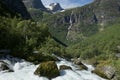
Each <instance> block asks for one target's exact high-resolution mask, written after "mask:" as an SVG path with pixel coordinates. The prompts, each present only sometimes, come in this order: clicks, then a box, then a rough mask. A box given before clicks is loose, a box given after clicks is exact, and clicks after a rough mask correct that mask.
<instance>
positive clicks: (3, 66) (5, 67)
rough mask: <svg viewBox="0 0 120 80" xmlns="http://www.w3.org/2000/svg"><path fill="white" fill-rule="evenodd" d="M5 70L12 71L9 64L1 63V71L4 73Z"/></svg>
mask: <svg viewBox="0 0 120 80" xmlns="http://www.w3.org/2000/svg"><path fill="white" fill-rule="evenodd" d="M4 70H7V71H11V70H10V68H9V67H8V64H7V63H5V62H3V61H0V71H4Z"/></svg>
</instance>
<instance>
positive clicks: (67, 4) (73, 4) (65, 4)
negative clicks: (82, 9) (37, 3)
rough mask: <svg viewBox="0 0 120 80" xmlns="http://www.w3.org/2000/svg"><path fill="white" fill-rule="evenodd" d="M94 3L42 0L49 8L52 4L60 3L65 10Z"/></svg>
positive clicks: (79, 0)
mask: <svg viewBox="0 0 120 80" xmlns="http://www.w3.org/2000/svg"><path fill="white" fill-rule="evenodd" d="M92 1H93V0H42V2H43V4H44V5H45V6H48V5H49V4H50V3H53V2H56V3H60V4H61V6H62V7H63V8H73V7H78V6H83V5H85V4H88V3H90V2H92Z"/></svg>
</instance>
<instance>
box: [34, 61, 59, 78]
mask: <svg viewBox="0 0 120 80" xmlns="http://www.w3.org/2000/svg"><path fill="white" fill-rule="evenodd" d="M34 74H35V75H38V76H44V77H47V78H49V79H51V78H55V77H57V76H59V75H60V73H59V70H58V67H57V65H56V63H55V61H48V62H43V63H41V64H40V65H39V67H38V68H37V69H36V70H35V72H34Z"/></svg>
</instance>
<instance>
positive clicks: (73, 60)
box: [72, 58, 88, 70]
mask: <svg viewBox="0 0 120 80" xmlns="http://www.w3.org/2000/svg"><path fill="white" fill-rule="evenodd" d="M72 62H73V63H74V64H76V65H78V66H79V69H80V70H87V69H88V68H87V67H86V66H85V65H84V64H83V63H82V62H81V60H80V59H79V58H78V59H72Z"/></svg>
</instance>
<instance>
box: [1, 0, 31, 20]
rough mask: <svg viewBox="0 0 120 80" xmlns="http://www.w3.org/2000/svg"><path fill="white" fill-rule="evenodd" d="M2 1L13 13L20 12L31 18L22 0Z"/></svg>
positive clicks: (25, 17)
mask: <svg viewBox="0 0 120 80" xmlns="http://www.w3.org/2000/svg"><path fill="white" fill-rule="evenodd" d="M2 2H3V4H4V5H5V6H6V7H7V8H9V10H10V11H12V12H13V13H15V14H20V15H21V16H22V17H23V18H24V19H30V18H31V17H30V15H29V13H28V12H27V9H26V7H25V6H24V4H23V2H22V0H4V1H2Z"/></svg>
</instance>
